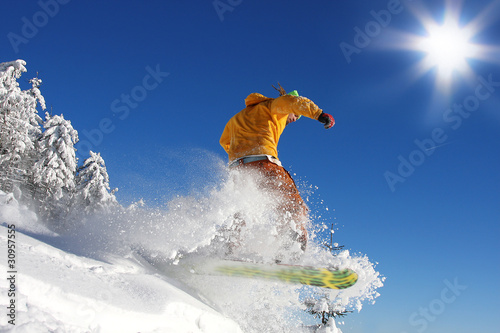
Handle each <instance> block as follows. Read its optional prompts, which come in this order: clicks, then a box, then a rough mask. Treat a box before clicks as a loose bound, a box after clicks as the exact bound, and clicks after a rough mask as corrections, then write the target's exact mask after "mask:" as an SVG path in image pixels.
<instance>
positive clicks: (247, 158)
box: [220, 85, 335, 251]
mask: <svg viewBox="0 0 500 333" xmlns="http://www.w3.org/2000/svg"><path fill="white" fill-rule="evenodd" d="M273 87H274V86H273ZM274 88H275V89H276V90H278V91H279V93H280V97H278V98H269V97H265V96H263V95H262V94H259V93H252V94H250V95H248V97H247V98H246V99H245V105H246V108H245V109H243V110H242V111H240V112H239V113H237V114H236V115H234V116H233V117H232V118H231V119H230V120H229V122H228V123H227V124H226V127H225V128H224V132H223V133H222V136H221V138H220V144H221V146H222V147H223V148H224V150H225V151H226V152H227V154H228V156H229V166H230V168H238V169H244V170H257V171H258V173H259V174H260V175H262V181H261V182H260V183H259V186H260V187H261V188H262V189H264V190H267V191H272V193H275V194H276V195H278V196H279V197H280V202H281V204H280V207H278V209H279V210H280V212H279V215H280V216H283V219H282V221H277V223H278V226H277V227H278V230H279V232H280V234H283V235H286V234H289V235H291V237H292V239H293V240H295V241H298V242H299V243H300V245H301V249H302V250H303V251H305V248H306V245H307V230H306V222H307V216H308V210H309V209H308V208H307V205H306V204H305V203H304V200H302V198H301V196H300V194H299V191H298V190H297V187H296V185H295V182H294V181H293V179H292V177H291V176H290V174H289V173H288V171H286V170H285V169H284V168H283V166H282V165H281V162H280V160H279V159H278V140H279V138H280V135H281V134H282V133H283V130H284V129H285V126H287V125H289V124H291V123H293V122H295V121H297V120H298V119H299V118H300V117H301V116H305V117H308V118H311V119H315V120H318V121H320V122H321V123H323V124H324V127H325V128H326V129H329V128H331V127H332V126H333V125H334V124H335V120H334V119H333V117H332V116H331V115H330V114H327V113H324V112H323V111H322V110H321V109H320V108H319V107H318V106H317V105H316V104H314V103H313V102H312V101H311V100H309V99H307V98H305V97H301V96H299V94H298V93H297V91H296V90H294V91H292V92H290V93H289V94H287V93H286V91H285V90H284V89H283V87H281V85H279V89H278V88H276V87H274ZM243 226H244V221H241V222H240V225H239V226H238V228H237V229H241V227H243Z"/></svg>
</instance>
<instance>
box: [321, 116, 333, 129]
mask: <svg viewBox="0 0 500 333" xmlns="http://www.w3.org/2000/svg"><path fill="white" fill-rule="evenodd" d="M318 121H320V122H321V123H323V124H325V128H326V129H329V128H331V127H332V126H333V125H335V119H333V117H332V115H330V114H328V113H324V112H323V113H322V114H320V115H319V117H318Z"/></svg>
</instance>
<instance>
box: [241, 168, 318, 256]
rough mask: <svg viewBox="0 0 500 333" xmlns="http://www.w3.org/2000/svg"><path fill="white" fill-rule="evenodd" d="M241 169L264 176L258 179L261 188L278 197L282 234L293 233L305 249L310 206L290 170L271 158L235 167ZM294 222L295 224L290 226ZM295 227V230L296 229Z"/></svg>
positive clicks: (279, 228)
mask: <svg viewBox="0 0 500 333" xmlns="http://www.w3.org/2000/svg"><path fill="white" fill-rule="evenodd" d="M234 168H235V169H240V170H250V171H251V170H254V171H257V172H258V173H259V174H260V175H261V176H262V177H259V179H258V186H259V188H261V189H263V190H265V191H270V193H273V194H274V193H275V194H276V195H277V196H279V197H278V202H279V203H278V207H277V210H278V215H280V216H282V220H281V221H277V223H278V231H279V232H280V233H282V234H286V233H290V232H291V233H293V235H292V238H294V240H296V241H297V242H299V243H300V245H301V248H302V250H303V251H305V249H306V246H307V229H306V223H307V221H308V212H309V208H308V207H307V205H306V204H305V202H304V200H302V197H301V196H300V193H299V190H298V189H297V186H296V185H295V182H294V180H293V178H292V177H291V176H290V174H289V173H288V171H286V170H285V168H283V167H282V166H279V165H277V164H275V163H273V162H271V161H269V160H261V161H254V162H249V163H245V164H239V165H237V166H235V167H234ZM290 223H294V224H295V225H294V226H290ZM294 229H295V230H294Z"/></svg>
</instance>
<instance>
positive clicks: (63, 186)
mask: <svg viewBox="0 0 500 333" xmlns="http://www.w3.org/2000/svg"><path fill="white" fill-rule="evenodd" d="M43 127H44V129H45V130H44V132H43V134H41V136H40V138H39V140H38V141H37V149H38V152H39V156H38V160H37V161H36V162H35V164H34V165H33V167H32V169H31V170H32V175H33V176H32V178H33V179H32V181H33V185H34V187H35V199H36V201H38V202H40V203H41V205H40V208H41V211H44V212H45V213H48V215H49V216H52V217H54V216H60V215H61V214H64V215H66V214H67V213H68V211H69V208H70V205H71V198H72V196H73V194H74V191H75V186H76V183H75V175H76V170H77V159H76V155H75V151H76V149H75V148H74V145H75V144H76V143H77V142H78V132H77V131H76V130H75V129H73V126H72V125H71V122H70V121H69V120H66V119H64V116H63V115H60V116H57V115H55V116H51V115H49V114H48V113H46V114H45V121H44V122H43Z"/></svg>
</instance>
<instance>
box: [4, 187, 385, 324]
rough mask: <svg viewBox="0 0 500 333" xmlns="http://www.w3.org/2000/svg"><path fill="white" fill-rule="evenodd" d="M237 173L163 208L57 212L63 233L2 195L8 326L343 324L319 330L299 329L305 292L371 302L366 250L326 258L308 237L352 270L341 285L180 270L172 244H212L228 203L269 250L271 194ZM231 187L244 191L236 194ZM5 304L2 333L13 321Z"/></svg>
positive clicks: (377, 280)
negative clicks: (70, 215)
mask: <svg viewBox="0 0 500 333" xmlns="http://www.w3.org/2000/svg"><path fill="white" fill-rule="evenodd" d="M236 181H238V180H235V179H234V178H229V179H226V180H225V181H224V182H223V183H222V184H221V186H219V187H217V188H215V189H213V190H211V191H209V192H208V193H206V194H203V195H201V194H198V195H196V196H188V197H176V198H175V199H173V200H172V201H171V202H169V203H168V204H167V207H166V208H165V209H161V210H160V209H140V208H137V207H131V208H128V209H118V210H117V211H109V212H105V213H102V214H96V215H93V216H86V217H82V218H81V221H80V220H78V221H63V222H64V223H65V226H66V231H65V232H64V233H60V234H56V233H54V232H53V231H50V230H49V229H48V228H47V227H45V226H44V224H43V223H42V222H41V221H39V220H38V218H37V216H36V214H34V213H33V212H31V211H29V210H28V209H27V208H26V207H24V206H23V205H21V204H19V203H18V202H17V201H16V200H15V199H14V197H13V195H12V194H4V193H0V224H1V226H0V267H1V271H2V272H3V273H2V274H4V276H5V278H4V277H2V278H1V279H0V281H1V285H0V286H1V293H0V307H1V308H2V309H4V311H5V312H6V313H5V314H8V313H7V312H8V311H9V310H8V309H7V307H8V306H9V304H10V303H9V302H10V301H11V300H12V299H13V300H14V301H15V307H16V308H15V310H16V313H15V324H16V325H15V328H16V330H15V332H27V333H32V332H37V333H38V332H100V333H107V332H143V333H144V332H169V333H170V332H174V333H175V332H183V333H184V332H185V333H190V332H217V333H224V332H245V333H253V332H258V333H264V332H270V333H271V332H289V333H292V332H300V333H303V332H315V331H316V332H322V333H341V331H340V329H338V328H337V327H336V324H335V321H333V320H331V321H330V322H329V324H328V325H327V326H326V327H319V329H316V328H314V327H306V326H305V325H304V318H306V317H307V316H309V315H307V314H306V313H305V312H304V311H303V310H304V309H305V306H304V302H303V301H304V299H305V298H307V297H311V296H318V295H319V293H318V292H320V293H321V294H322V295H323V296H327V297H328V299H329V300H330V301H331V303H333V304H335V307H336V309H340V310H342V309H346V310H357V311H360V310H361V309H362V306H363V304H364V303H366V302H370V303H373V302H374V299H375V298H376V297H378V296H379V294H378V292H377V289H378V288H379V287H381V286H382V285H383V283H382V281H383V278H381V277H379V273H378V272H376V271H375V270H374V265H373V264H372V263H370V261H369V260H368V258H367V257H366V256H351V255H350V254H349V252H348V251H343V252H342V253H340V254H339V255H338V256H336V257H332V256H331V254H330V253H329V252H328V251H327V250H325V249H323V248H321V247H320V246H318V245H316V244H314V242H310V244H309V246H308V250H307V252H306V254H305V255H304V256H303V258H302V259H301V260H302V263H304V264H308V265H317V266H318V265H319V266H325V265H330V264H335V265H336V266H339V267H341V268H342V267H350V268H352V269H354V270H355V271H356V272H357V273H358V275H359V280H358V282H357V283H356V285H355V286H353V287H351V288H349V289H347V290H345V291H336V290H330V291H327V290H325V289H321V290H319V288H314V287H303V286H298V285H291V284H290V285H288V284H283V283H279V282H274V281H260V280H247V279H239V278H231V277H221V276H201V275H196V274H189V272H184V273H183V274H179V270H178V267H177V266H176V261H177V259H178V258H179V256H180V255H181V254H182V255H186V254H196V255H197V256H199V257H201V258H203V257H204V256H206V255H214V254H216V253H217V251H218V248H217V247H214V245H213V240H214V239H215V238H214V237H215V235H216V234H217V228H216V226H217V224H220V223H221V221H225V219H227V217H228V216H233V215H234V213H235V212H236V211H242V212H243V213H244V214H245V216H246V221H247V226H246V229H247V231H246V233H242V235H243V237H244V238H243V242H246V243H247V244H249V246H250V247H249V248H248V250H249V251H255V250H257V249H255V248H253V246H255V244H260V245H259V248H258V250H259V251H260V252H261V253H263V254H264V256H263V259H264V260H266V255H268V257H269V258H272V256H273V252H272V248H266V247H265V246H264V245H265V244H273V240H275V239H276V238H275V237H276V234H275V230H274V229H273V227H274V226H273V223H274V222H273V219H272V216H271V217H269V216H267V215H266V214H267V212H268V211H269V207H268V206H267V205H268V203H269V198H266V197H265V196H263V194H262V193H259V192H258V191H257V190H256V187H255V186H254V184H252V183H251V182H249V183H247V184H246V186H240V185H239V184H235V182H236ZM240 181H241V179H240ZM236 189H244V190H245V191H246V192H245V193H238V195H234V193H235V191H236ZM230 220H231V219H230ZM13 225H14V226H15V228H14V227H13ZM14 229H15V239H14V240H15V267H14V269H15V271H16V273H15V281H14V283H15V287H16V289H15V298H14V297H11V296H10V295H9V289H10V286H9V281H8V280H7V277H9V275H8V274H10V273H8V271H10V270H11V269H12V268H9V267H8V263H9V262H8V258H7V254H8V237H9V236H12V234H13V230H14ZM262 230H265V231H266V232H262ZM9 232H10V233H9ZM11 240H13V239H11ZM138 248H139V249H141V250H143V251H146V252H147V253H149V254H154V255H159V256H160V257H162V258H165V259H167V261H166V266H163V267H162V268H161V269H160V267H153V266H151V265H150V264H148V263H147V262H145V261H144V260H141V259H140V257H138V256H137V255H135V253H136V250H137V249H138ZM241 248H242V249H243V248H245V247H244V246H243V245H242V247H241ZM11 255H12V253H11ZM5 314H4V315H2V316H0V332H10V331H12V328H13V325H11V324H10V323H9V322H8V320H10V318H9V317H8V316H6V315H5ZM353 315H354V314H353ZM309 323H310V321H309Z"/></svg>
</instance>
